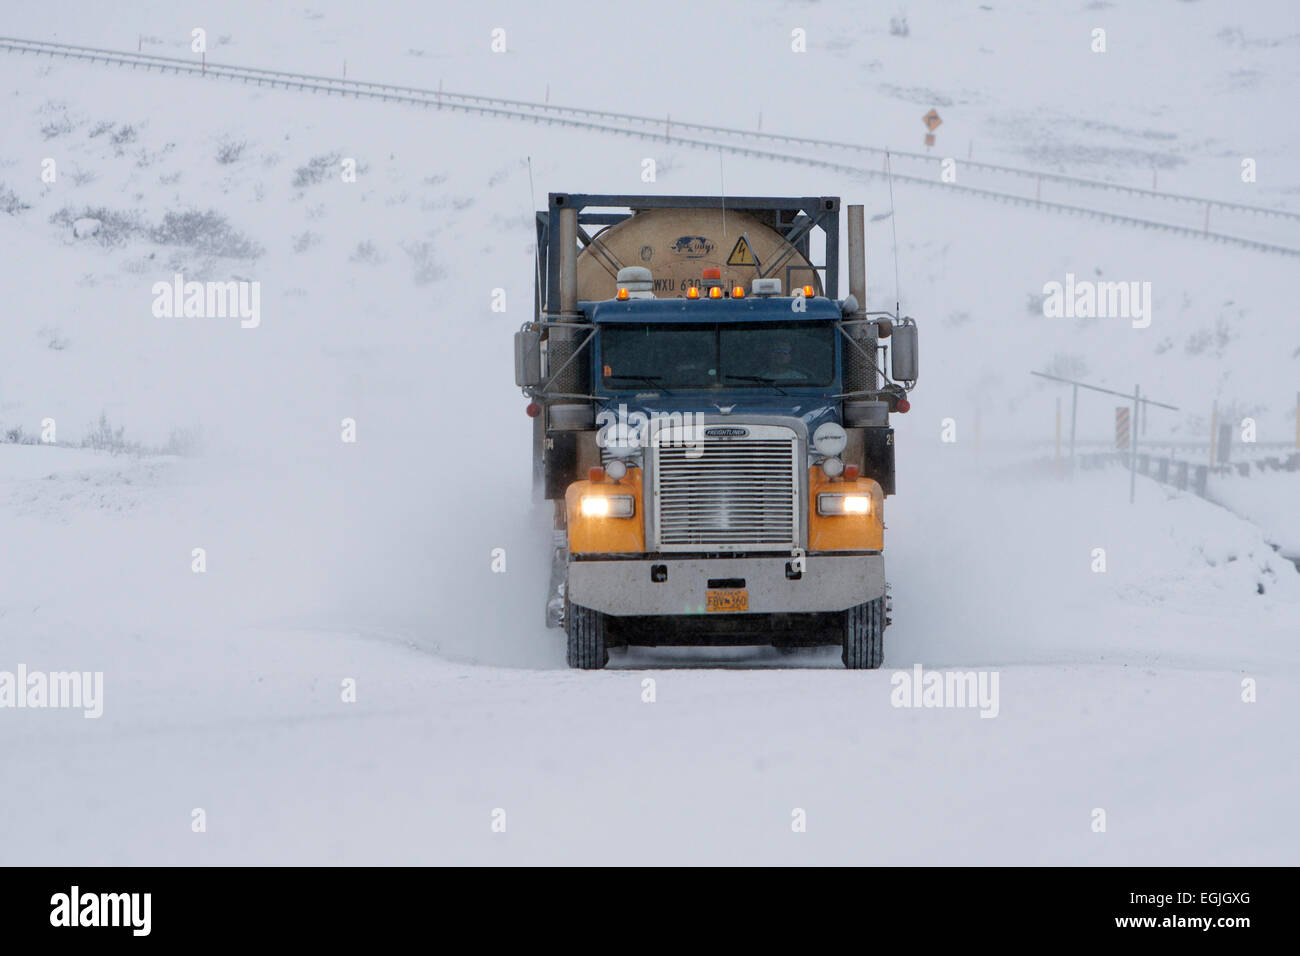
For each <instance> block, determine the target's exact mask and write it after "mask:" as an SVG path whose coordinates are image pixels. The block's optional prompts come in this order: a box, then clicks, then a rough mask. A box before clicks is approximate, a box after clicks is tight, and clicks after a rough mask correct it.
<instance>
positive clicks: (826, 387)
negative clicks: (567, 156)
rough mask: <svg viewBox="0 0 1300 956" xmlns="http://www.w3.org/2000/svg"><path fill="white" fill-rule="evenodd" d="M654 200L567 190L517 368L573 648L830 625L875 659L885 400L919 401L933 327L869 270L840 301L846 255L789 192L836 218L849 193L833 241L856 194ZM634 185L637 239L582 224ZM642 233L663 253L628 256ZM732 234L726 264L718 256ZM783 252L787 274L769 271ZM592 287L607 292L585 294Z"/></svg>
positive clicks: (889, 444) (555, 598)
mask: <svg viewBox="0 0 1300 956" xmlns="http://www.w3.org/2000/svg"><path fill="white" fill-rule="evenodd" d="M557 196H558V197H560V202H559V203H558V204H557V203H556V197H557ZM648 198H650V197H578V202H574V197H572V196H570V195H569V194H552V197H551V209H550V210H548V211H547V219H546V222H545V225H546V230H545V235H543V230H542V229H541V228H539V239H543V238H544V239H545V240H547V242H546V245H547V246H548V249H547V252H548V255H547V256H546V260H545V261H547V262H548V263H549V262H550V260H551V259H552V258H554V259H555V260H556V266H557V270H556V271H557V273H558V275H557V276H556V281H557V282H558V285H559V288H558V289H556V290H554V291H557V292H558V295H557V296H556V301H555V303H554V305H555V306H556V307H555V308H554V309H550V310H544V309H542V308H541V305H542V303H544V302H546V299H547V298H548V295H547V293H548V291H550V290H548V289H547V288H546V285H548V284H549V283H547V282H546V281H545V280H546V277H547V273H548V272H549V270H539V295H538V300H539V313H538V315H537V317H536V320H535V321H534V322H533V323H529V324H528V325H526V326H525V327H524V328H523V329H521V331H520V332H519V333H518V334H517V336H516V382H517V384H519V385H520V386H521V387H522V388H523V389H524V392H525V394H526V395H528V396H529V397H530V398H531V400H532V401H531V402H530V405H529V413H530V414H531V415H534V423H535V424H534V466H535V475H536V477H537V485H538V490H539V492H540V493H541V494H542V495H543V496H544V497H546V498H547V499H550V500H552V501H553V502H554V508H555V512H554V513H555V534H554V538H553V541H552V545H553V557H552V582H551V593H550V594H549V595H548V601H547V623H548V624H550V625H553V626H560V627H563V628H564V629H565V632H566V639H567V660H568V663H569V664H570V666H573V667H578V668H584V669H593V668H600V667H603V666H604V665H605V663H606V662H607V661H608V652H609V649H610V648H611V647H620V646H629V645H650V646H658V645H705V644H728V645H745V644H765V645H775V646H778V647H782V648H791V647H799V646H814V645H823V644H832V645H837V646H840V647H841V648H842V659H843V661H844V663H845V665H846V666H847V667H850V668H875V667H879V666H880V665H881V663H882V661H883V634H884V630H885V627H886V625H887V623H888V613H889V611H888V607H887V586H886V581H885V564H884V502H885V497H886V495H888V494H892V493H893V491H894V440H893V439H894V433H893V429H892V428H890V427H889V419H888V416H889V414H890V413H891V412H899V411H906V410H907V407H908V402H907V398H906V393H907V390H908V389H909V388H910V387H911V386H912V385H913V384H914V383H915V368H914V366H915V353H916V348H915V329H916V326H915V324H914V323H913V322H912V320H911V319H899V318H897V317H896V316H894V315H892V314H885V313H876V314H867V313H866V312H864V311H863V310H862V308H861V306H860V304H859V303H860V302H862V301H863V300H864V299H865V290H864V289H863V290H859V291H860V297H859V296H854V295H852V294H850V296H848V297H846V298H845V299H843V300H841V299H837V298H835V293H834V285H835V283H836V282H837V279H838V276H837V272H838V268H837V267H838V263H835V264H834V266H835V267H834V268H832V267H831V266H830V265H829V264H827V265H823V266H821V267H818V266H814V265H812V263H811V261H810V248H809V244H808V243H807V242H806V241H803V242H801V241H800V240H802V239H804V238H805V237H806V236H807V233H808V231H809V225H808V219H809V218H810V217H809V216H808V215H807V214H806V213H805V214H804V215H803V218H802V219H800V218H799V217H798V216H793V217H788V219H787V220H786V224H787V225H788V226H789V227H790V228H789V229H787V230H786V231H784V232H783V231H782V229H781V225H782V217H781V215H780V214H781V212H782V211H783V210H782V208H781V206H779V205H774V204H780V203H786V204H790V205H792V206H793V205H796V204H802V205H804V206H813V207H814V208H815V209H816V211H817V212H819V213H821V214H822V215H821V216H820V217H819V218H820V220H821V226H822V228H823V229H825V228H826V224H827V220H828V219H829V218H830V217H828V216H826V215H825V214H826V213H830V212H834V214H835V216H834V219H833V232H832V234H831V235H830V236H829V237H828V239H827V241H826V242H825V245H824V248H825V250H826V254H827V258H828V259H829V256H830V253H831V252H833V251H834V250H835V248H836V246H837V239H838V209H839V202H838V200H837V199H833V198H832V197H818V198H816V199H815V200H811V201H810V200H772V199H762V200H748V201H745V204H744V205H743V206H740V208H738V203H737V201H736V200H721V199H717V200H715V199H713V197H654V201H655V202H656V205H655V206H652V207H649V208H651V209H655V210H666V211H668V213H669V215H668V216H667V217H664V216H659V217H656V218H657V219H658V220H659V221H658V222H657V223H646V222H643V223H641V224H638V223H637V221H636V217H637V216H638V215H639V214H643V212H644V210H645V208H646V207H641V206H639V205H638V203H637V200H642V201H644V200H646V199H648ZM619 200H631V201H628V202H627V203H626V205H627V206H629V207H630V208H631V209H632V210H633V211H632V212H631V213H630V214H629V215H628V216H626V217H625V218H623V219H618V220H614V221H613V223H611V222H610V221H609V220H608V219H604V220H598V221H603V222H605V223H606V224H607V225H614V224H621V225H622V227H623V229H622V231H624V232H628V231H630V235H624V236H622V237H621V238H620V237H619V236H617V235H616V236H612V237H606V238H605V240H604V241H603V242H602V236H601V234H600V233H598V234H597V235H596V236H590V235H589V234H588V233H587V232H586V231H585V230H583V229H581V228H580V225H579V221H578V217H577V215H576V212H577V210H575V209H574V206H576V205H579V203H580V204H581V206H580V208H587V207H590V206H596V205H601V204H607V203H610V202H614V201H619ZM828 200H829V201H828ZM723 202H730V203H732V205H731V207H730V209H731V219H732V230H733V231H732V232H731V233H730V234H729V233H728V231H727V230H726V229H725V227H723V226H722V225H721V223H722V221H723V219H722V215H721V214H722V212H723V209H724V208H725V207H723V206H722V203H723ZM674 203H676V204H677V205H673V204H674ZM566 204H568V205H567V206H566ZM557 205H558V208H557ZM674 209H676V210H679V216H680V220H679V221H674V220H673V216H672V210H674ZM638 210H640V212H639V211H638ZM714 212H716V213H717V214H718V215H717V217H716V225H715V223H714V220H713V217H712V216H711V215H710V213H714ZM765 212H766V213H767V215H766V217H764V216H763V215H762V214H763V213H765ZM565 213H568V214H569V215H567V216H566V215H565ZM552 214H555V215H554V218H552ZM541 215H542V214H541V213H539V217H540V216H541ZM746 215H747V216H748V217H749V219H750V220H752V221H745V219H744V218H743V217H745V216H746ZM566 219H568V220H569V221H568V223H567V224H566V222H565V220H566ZM539 221H540V218H539ZM861 225H862V215H861V207H850V261H851V268H850V271H851V273H852V276H851V278H855V277H856V276H857V275H858V274H859V273H861V275H865V264H863V268H862V269H861V270H859V269H857V268H856V267H854V266H853V265H852V258H853V254H854V252H856V251H859V250H860V248H861V242H860V230H861ZM665 226H666V227H667V228H665ZM652 227H657V228H652ZM715 229H716V230H719V231H718V232H714V230H715ZM762 230H767V231H769V232H770V233H771V234H767V232H764V231H762ZM855 230H858V233H859V241H855V240H854V234H855ZM552 233H553V234H554V235H552ZM678 233H680V235H677V234H678ZM737 233H739V234H740V236H741V237H742V238H743V240H744V245H743V247H742V245H741V242H740V241H739V240H737V241H736V242H735V244H734V245H733V243H732V241H731V239H732V236H733V235H736V234H737ZM570 240H572V241H570ZM656 242H658V243H659V247H658V248H657V247H656ZM541 245H542V244H541V243H539V248H541ZM554 245H559V246H560V248H559V249H558V250H556V249H554ZM633 248H634V249H636V250H637V254H638V258H639V259H640V260H642V261H643V262H648V263H649V264H648V265H632V266H628V265H623V264H622V262H623V258H624V257H628V250H629V249H633ZM741 248H743V250H744V254H742V255H740V256H737V254H736V251H735V250H736V249H741ZM679 249H680V250H685V254H684V255H683V254H676V250H679ZM714 249H720V250H721V252H719V253H718V255H717V257H716V259H720V260H721V261H715V262H714V263H712V264H710V263H709V262H707V261H705V262H700V261H698V260H701V259H707V256H708V252H709V251H710V250H714ZM620 250H622V254H621V255H620V254H619V253H620ZM557 251H558V253H559V254H558V255H555V256H551V255H550V254H549V253H552V252H557ZM728 253H729V254H728ZM782 253H784V262H783V263H782V264H783V265H784V269H780V268H779V267H772V266H773V264H774V263H777V262H778V261H780V257H781V255H782ZM584 254H586V255H587V256H588V259H589V262H588V268H587V270H586V272H587V277H586V280H585V281H584V282H580V281H579V278H578V273H579V265H580V263H581V260H582V257H583V255H584ZM656 259H657V260H658V262H659V263H661V264H660V266H659V269H658V270H656V268H655V261H656ZM691 259H694V260H696V261H689V260H691ZM590 260H595V261H594V262H593V261H590ZM682 260H688V261H686V262H683V261H682ZM765 260H766V264H767V265H768V266H769V268H767V269H766V270H765ZM596 266H599V268H600V271H597V269H596ZM611 266H617V268H614V269H612V272H613V275H612V276H610V275H608V273H609V272H610V271H611V268H610V267H611ZM728 266H730V268H728ZM742 266H743V267H744V268H742ZM602 271H603V272H604V273H605V275H604V276H602V275H601V274H600V272H602ZM765 271H766V272H767V274H764V272H765ZM747 272H748V273H752V274H746V273H747ZM774 272H775V273H779V274H772V273H774ZM610 278H612V280H613V281H612V282H611V281H608V280H609V279H610ZM800 279H802V280H804V284H803V285H800V286H796V287H794V288H789V289H786V288H783V287H782V286H783V285H784V284H785V283H786V282H787V281H799V280H800ZM580 286H581V287H582V288H583V289H584V291H587V292H588V295H589V296H590V294H591V292H595V293H597V295H598V297H587V298H579V297H578V294H577V292H578V288H579V287H580ZM606 292H607V293H608V294H607V295H606V294H603V293H606ZM826 293H829V294H826ZM895 336H896V338H895V342H894V344H895V352H894V358H895V359H898V358H899V355H898V353H899V352H902V353H904V354H903V355H902V356H901V358H902V359H903V361H902V363H901V364H900V363H899V362H897V361H895V362H894V363H893V371H894V372H895V373H898V374H896V375H895V376H894V380H893V381H890V380H889V379H888V377H887V376H883V375H882V374H881V373H880V362H879V360H880V356H881V354H882V352H883V351H884V348H883V347H882V346H881V345H880V340H881V338H882V337H884V338H893V337H895ZM899 343H901V348H899ZM909 363H910V365H909ZM899 374H901V375H902V376H903V377H902V378H901V379H900V378H899ZM909 376H910V377H909Z"/></svg>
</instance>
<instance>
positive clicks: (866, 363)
mask: <svg viewBox="0 0 1300 956" xmlns="http://www.w3.org/2000/svg"><path fill="white" fill-rule="evenodd" d="M848 219H849V223H848V225H849V294H850V295H851V296H853V298H854V299H855V300H856V301H857V305H858V307H857V309H856V310H855V311H854V312H853V313H852V314H851V315H849V316H848V319H849V320H851V321H861V320H864V319H865V318H866V316H867V231H866V216H865V213H864V210H863V207H862V206H849V216H848ZM876 332H877V326H876V325H875V323H872V322H865V321H862V324H860V325H850V326H849V328H848V333H849V338H850V339H852V340H853V344H852V345H850V344H848V343H846V344H845V349H844V390H845V391H847V392H874V391H875V390H876V389H878V388H879V387H880V378H879V376H878V375H877V374H876V345H877V337H876ZM888 410H889V406H888V405H887V404H886V403H884V402H882V401H879V400H877V399H876V398H875V397H874V396H867V395H859V396H856V397H854V398H849V399H845V401H844V424H845V425H848V426H850V427H852V426H858V425H887V424H888V423H889V411H888Z"/></svg>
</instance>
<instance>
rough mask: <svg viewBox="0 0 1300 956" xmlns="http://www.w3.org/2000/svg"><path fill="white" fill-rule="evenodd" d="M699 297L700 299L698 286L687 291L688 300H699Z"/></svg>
mask: <svg viewBox="0 0 1300 956" xmlns="http://www.w3.org/2000/svg"><path fill="white" fill-rule="evenodd" d="M699 297H700V290H699V288H698V287H697V286H691V287H690V288H688V289H687V290H686V298H688V299H698V298H699Z"/></svg>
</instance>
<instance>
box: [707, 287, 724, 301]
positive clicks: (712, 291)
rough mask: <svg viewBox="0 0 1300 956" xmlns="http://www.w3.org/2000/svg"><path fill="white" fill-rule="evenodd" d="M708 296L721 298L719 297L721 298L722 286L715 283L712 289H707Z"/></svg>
mask: <svg viewBox="0 0 1300 956" xmlns="http://www.w3.org/2000/svg"><path fill="white" fill-rule="evenodd" d="M709 298H710V299H721V298H722V286H717V285H715V286H714V287H713V288H712V289H710V290H709Z"/></svg>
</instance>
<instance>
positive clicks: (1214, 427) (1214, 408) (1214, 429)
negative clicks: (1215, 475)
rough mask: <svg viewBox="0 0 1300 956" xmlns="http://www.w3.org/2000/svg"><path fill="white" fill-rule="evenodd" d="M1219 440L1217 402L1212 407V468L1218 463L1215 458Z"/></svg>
mask: <svg viewBox="0 0 1300 956" xmlns="http://www.w3.org/2000/svg"><path fill="white" fill-rule="evenodd" d="M1218 438H1219V403H1218V402H1215V403H1214V404H1213V405H1212V406H1210V468H1214V463H1215V462H1216V461H1218V458H1217V457H1216V456H1215V450H1216V449H1215V447H1214V446H1215V444H1216V443H1217V441H1218Z"/></svg>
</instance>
